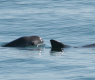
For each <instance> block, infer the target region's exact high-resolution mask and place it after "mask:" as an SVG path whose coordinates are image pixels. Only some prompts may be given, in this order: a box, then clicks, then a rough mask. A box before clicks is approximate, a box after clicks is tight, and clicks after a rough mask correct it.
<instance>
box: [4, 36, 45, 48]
mask: <svg viewBox="0 0 95 80" xmlns="http://www.w3.org/2000/svg"><path fill="white" fill-rule="evenodd" d="M43 43H44V41H43V40H42V39H41V38H40V37H39V36H29V37H28V36H25V37H20V38H18V39H16V40H13V41H11V42H9V43H7V44H5V45H3V47H27V46H35V45H42V44H43Z"/></svg>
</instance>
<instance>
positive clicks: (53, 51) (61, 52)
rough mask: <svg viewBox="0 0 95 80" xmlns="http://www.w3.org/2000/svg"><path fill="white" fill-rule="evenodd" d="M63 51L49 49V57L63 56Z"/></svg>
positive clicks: (60, 49)
mask: <svg viewBox="0 0 95 80" xmlns="http://www.w3.org/2000/svg"><path fill="white" fill-rule="evenodd" d="M63 53H64V49H63V48H51V51H50V55H51V56H63Z"/></svg>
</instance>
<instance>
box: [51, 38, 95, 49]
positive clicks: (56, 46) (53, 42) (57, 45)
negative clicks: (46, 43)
mask: <svg viewBox="0 0 95 80" xmlns="http://www.w3.org/2000/svg"><path fill="white" fill-rule="evenodd" d="M50 42H51V46H52V49H60V48H66V47H70V46H68V45H65V44H63V43H61V42H59V41H56V40H54V39H51V40H50ZM82 47H85V48H89V47H95V44H90V45H86V46H82ZM74 48H78V47H74Z"/></svg>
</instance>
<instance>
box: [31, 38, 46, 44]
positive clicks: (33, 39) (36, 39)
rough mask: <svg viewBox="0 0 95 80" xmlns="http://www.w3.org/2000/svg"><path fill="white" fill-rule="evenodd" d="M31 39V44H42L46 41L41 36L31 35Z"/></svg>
mask: <svg viewBox="0 0 95 80" xmlns="http://www.w3.org/2000/svg"><path fill="white" fill-rule="evenodd" d="M30 40H31V43H30V44H31V46H33V45H37V46H38V45H42V44H43V43H44V41H43V39H42V38H40V37H39V36H30Z"/></svg>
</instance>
